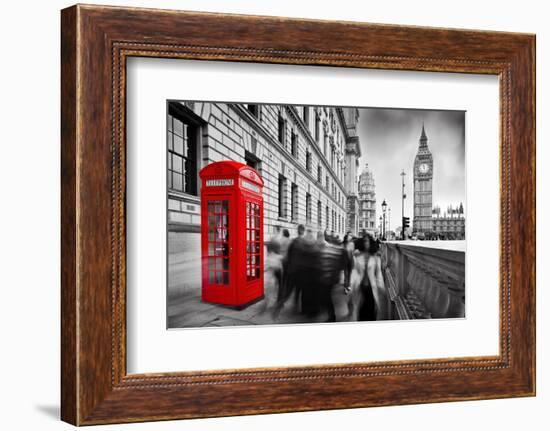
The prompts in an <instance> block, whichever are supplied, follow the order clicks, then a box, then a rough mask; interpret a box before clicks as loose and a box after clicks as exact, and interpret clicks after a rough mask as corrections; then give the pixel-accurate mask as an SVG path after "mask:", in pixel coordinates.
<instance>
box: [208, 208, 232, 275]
mask: <svg viewBox="0 0 550 431" xmlns="http://www.w3.org/2000/svg"><path fill="white" fill-rule="evenodd" d="M228 208H229V203H228V201H226V200H223V201H222V200H214V201H209V202H208V205H207V211H208V214H207V216H208V270H209V272H208V282H209V283H210V284H214V285H227V284H229V244H228V240H229V237H228V234H227V232H228V227H229V216H228V212H227V210H228Z"/></svg>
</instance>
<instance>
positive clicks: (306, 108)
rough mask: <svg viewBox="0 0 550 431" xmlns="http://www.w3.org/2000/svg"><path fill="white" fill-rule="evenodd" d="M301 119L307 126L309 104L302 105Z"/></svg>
mask: <svg viewBox="0 0 550 431" xmlns="http://www.w3.org/2000/svg"><path fill="white" fill-rule="evenodd" d="M302 118H303V120H304V123H305V125H306V126H308V127H309V106H304V107H303V117H302Z"/></svg>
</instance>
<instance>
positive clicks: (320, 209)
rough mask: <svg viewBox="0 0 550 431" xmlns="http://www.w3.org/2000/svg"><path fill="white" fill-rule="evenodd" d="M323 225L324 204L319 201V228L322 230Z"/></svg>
mask: <svg viewBox="0 0 550 431" xmlns="http://www.w3.org/2000/svg"><path fill="white" fill-rule="evenodd" d="M322 225H323V204H322V203H321V201H317V227H318V228H319V229H321V226H322Z"/></svg>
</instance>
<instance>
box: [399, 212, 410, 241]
mask: <svg viewBox="0 0 550 431" xmlns="http://www.w3.org/2000/svg"><path fill="white" fill-rule="evenodd" d="M410 225H411V223H410V219H409V217H403V220H402V226H403V229H402V231H401V235H402V237H403V239H405V231H406V230H407V228H408V227H409V226H410Z"/></svg>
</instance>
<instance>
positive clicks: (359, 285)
mask: <svg viewBox="0 0 550 431" xmlns="http://www.w3.org/2000/svg"><path fill="white" fill-rule="evenodd" d="M166 151H167V241H168V262H167V274H168V283H167V284H168V285H167V295H166V297H167V304H166V306H167V328H168V329H174V328H199V327H223V326H240V325H265V324H269V325H273V324H300V323H309V324H312V323H327V322H354V321H377V320H409V319H441V318H445V319H449V318H464V317H465V252H466V241H465V234H466V229H467V226H466V210H467V207H466V170H465V112H463V111H444V110H420V109H393V108H392V109H388V108H368V107H364V108H363V107H361V108H357V107H339V106H299V105H273V104H250V103H228V102H202V101H168V102H167V150H166Z"/></svg>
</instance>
